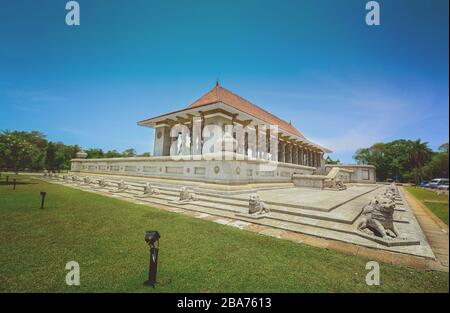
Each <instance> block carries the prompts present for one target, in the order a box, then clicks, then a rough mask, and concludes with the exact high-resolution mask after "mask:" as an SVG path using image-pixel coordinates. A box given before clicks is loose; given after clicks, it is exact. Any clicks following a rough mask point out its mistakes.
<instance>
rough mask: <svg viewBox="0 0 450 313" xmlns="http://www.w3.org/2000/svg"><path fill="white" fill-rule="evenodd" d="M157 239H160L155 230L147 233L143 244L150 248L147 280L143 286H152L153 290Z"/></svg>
mask: <svg viewBox="0 0 450 313" xmlns="http://www.w3.org/2000/svg"><path fill="white" fill-rule="evenodd" d="M159 238H161V236H160V235H159V233H158V232H157V231H156V230H149V231H147V233H146V234H145V237H144V239H145V242H146V243H147V244H148V245H149V246H150V263H149V268H148V280H146V281H145V282H144V285H145V286H152V287H153V288H154V287H155V283H156V271H157V268H158V250H159ZM155 244H156V245H155Z"/></svg>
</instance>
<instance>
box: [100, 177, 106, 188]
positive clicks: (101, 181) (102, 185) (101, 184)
mask: <svg viewBox="0 0 450 313" xmlns="http://www.w3.org/2000/svg"><path fill="white" fill-rule="evenodd" d="M98 186H99V187H106V186H107V184H106V181H105V179H104V178H102V179H99V180H98Z"/></svg>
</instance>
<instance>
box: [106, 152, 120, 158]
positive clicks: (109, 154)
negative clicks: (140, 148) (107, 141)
mask: <svg viewBox="0 0 450 313" xmlns="http://www.w3.org/2000/svg"><path fill="white" fill-rule="evenodd" d="M120 157H122V153H120V152H119V151H117V150H109V151H108V152H106V153H105V158H120Z"/></svg>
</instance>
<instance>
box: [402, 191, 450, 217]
mask: <svg viewBox="0 0 450 313" xmlns="http://www.w3.org/2000/svg"><path fill="white" fill-rule="evenodd" d="M405 188H406V190H408V191H409V192H410V193H411V194H413V195H414V196H415V197H416V198H417V199H419V200H420V201H422V203H423V204H425V206H426V207H427V208H429V209H430V211H431V212H433V213H434V214H435V215H436V216H437V217H439V218H440V219H441V220H442V221H443V222H444V223H445V224H447V225H448V208H449V207H448V197H447V196H446V195H438V194H436V193H435V192H433V191H431V190H428V189H425V188H421V187H413V186H408V187H405ZM433 201H440V202H446V203H437V202H433Z"/></svg>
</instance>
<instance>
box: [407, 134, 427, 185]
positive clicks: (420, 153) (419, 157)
mask: <svg viewBox="0 0 450 313" xmlns="http://www.w3.org/2000/svg"><path fill="white" fill-rule="evenodd" d="M432 153H433V152H432V151H431V149H430V148H429V147H428V142H422V141H421V140H420V139H417V140H415V141H412V142H411V147H410V150H409V156H408V158H409V164H410V166H411V168H412V169H413V172H414V180H415V182H416V183H418V182H419V179H420V173H421V170H422V167H423V166H424V165H425V164H426V163H427V162H428V161H429V160H430V158H431V155H432Z"/></svg>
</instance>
